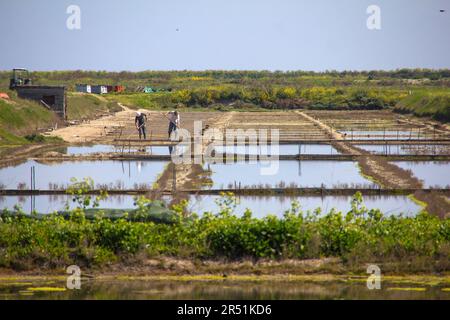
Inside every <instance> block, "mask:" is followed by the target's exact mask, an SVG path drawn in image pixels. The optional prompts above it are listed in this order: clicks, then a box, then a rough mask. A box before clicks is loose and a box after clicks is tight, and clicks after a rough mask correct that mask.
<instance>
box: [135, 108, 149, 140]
mask: <svg viewBox="0 0 450 320" xmlns="http://www.w3.org/2000/svg"><path fill="white" fill-rule="evenodd" d="M146 122H147V115H146V114H145V113H141V112H139V111H138V112H136V118H135V119H134V124H135V125H136V129H137V130H138V132H139V140H141V139H142V136H144V140H146V139H147V133H146V131H145V123H146Z"/></svg>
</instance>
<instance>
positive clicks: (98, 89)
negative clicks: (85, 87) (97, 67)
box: [91, 85, 108, 94]
mask: <svg viewBox="0 0 450 320" xmlns="http://www.w3.org/2000/svg"><path fill="white" fill-rule="evenodd" d="M91 93H96V94H105V93H108V88H107V86H104V85H94V86H91Z"/></svg>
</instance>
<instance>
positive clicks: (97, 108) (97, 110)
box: [67, 93, 122, 120]
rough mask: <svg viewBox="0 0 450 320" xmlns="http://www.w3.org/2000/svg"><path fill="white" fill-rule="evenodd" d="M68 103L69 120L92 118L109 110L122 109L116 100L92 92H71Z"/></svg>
mask: <svg viewBox="0 0 450 320" xmlns="http://www.w3.org/2000/svg"><path fill="white" fill-rule="evenodd" d="M67 105H68V107H67V118H68V119H69V120H83V119H92V118H94V117H96V116H100V115H102V114H105V113H108V112H116V111H120V110H122V108H120V106H119V105H118V104H117V103H116V102H111V101H107V100H105V99H103V98H102V97H97V96H95V95H92V94H79V93H69V94H68V95H67Z"/></svg>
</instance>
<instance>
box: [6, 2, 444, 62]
mask: <svg viewBox="0 0 450 320" xmlns="http://www.w3.org/2000/svg"><path fill="white" fill-rule="evenodd" d="M71 4H76V5H79V6H80V8H81V30H68V29H67V28H66V20H67V18H68V16H69V15H68V14H67V13H66V8H67V7H68V6H69V5H71ZM370 4H376V5H378V6H380V8H381V27H382V29H381V30H376V31H373V30H372V31H371V30H368V29H367V27H366V19H367V17H368V14H367V13H366V8H367V7H368V5H370ZM440 9H446V12H444V13H440V12H439V10H440ZM177 29H178V31H177ZM0 35H1V36H0V70H9V69H11V68H13V67H26V68H29V69H30V70H72V69H89V70H110V71H120V70H131V71H138V70H182V69H190V70H205V69H246V70H262V69H264V70H316V71H321V70H327V69H328V70H331V69H335V70H372V69H396V68H403V67H409V68H416V67H420V68H450V1H449V0H311V1H303V0H150V1H149V0H128V1H125V0H122V1H118V0H95V1H93V0H70V1H66V0H57V1H55V0H1V1H0Z"/></svg>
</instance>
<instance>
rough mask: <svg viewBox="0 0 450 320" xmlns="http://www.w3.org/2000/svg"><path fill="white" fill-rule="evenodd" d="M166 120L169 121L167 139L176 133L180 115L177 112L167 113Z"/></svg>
mask: <svg viewBox="0 0 450 320" xmlns="http://www.w3.org/2000/svg"><path fill="white" fill-rule="evenodd" d="M167 119H169V130H168V132H169V139H170V136H171V134H172V132H175V133H176V131H177V129H178V128H179V127H180V115H179V114H178V111H170V112H168V113H167Z"/></svg>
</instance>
